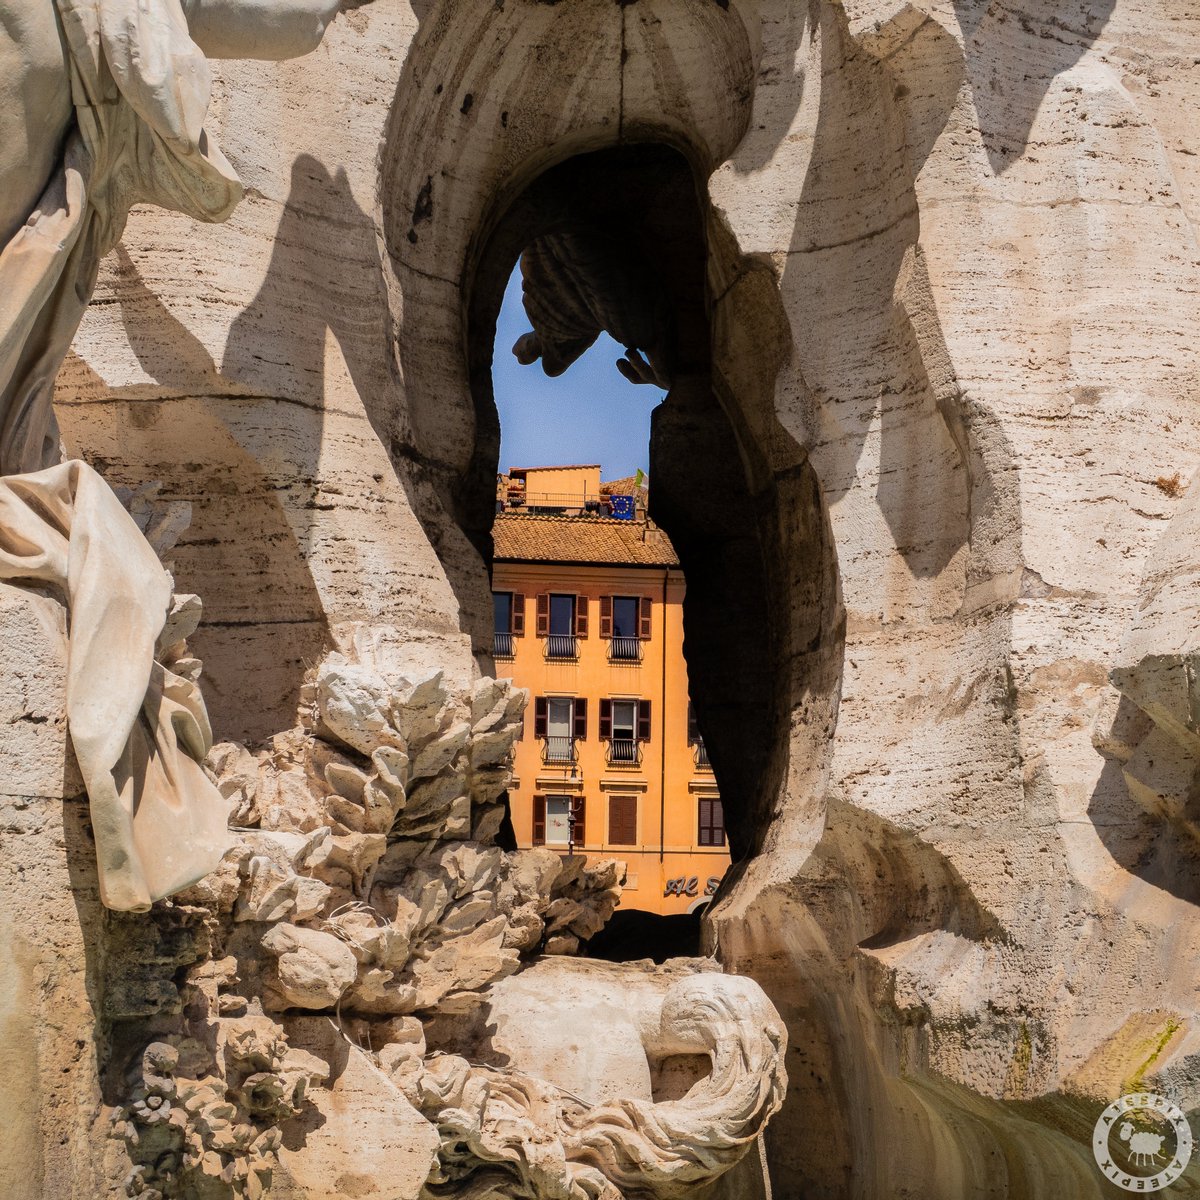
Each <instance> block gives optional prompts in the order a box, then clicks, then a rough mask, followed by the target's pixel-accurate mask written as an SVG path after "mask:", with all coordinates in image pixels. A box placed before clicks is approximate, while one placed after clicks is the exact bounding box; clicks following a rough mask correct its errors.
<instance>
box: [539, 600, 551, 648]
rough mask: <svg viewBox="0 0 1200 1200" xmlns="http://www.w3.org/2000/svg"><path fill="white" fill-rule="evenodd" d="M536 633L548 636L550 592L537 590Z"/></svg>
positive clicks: (540, 635)
mask: <svg viewBox="0 0 1200 1200" xmlns="http://www.w3.org/2000/svg"><path fill="white" fill-rule="evenodd" d="M537 635H538V637H549V636H550V593H549V592H538V598H537Z"/></svg>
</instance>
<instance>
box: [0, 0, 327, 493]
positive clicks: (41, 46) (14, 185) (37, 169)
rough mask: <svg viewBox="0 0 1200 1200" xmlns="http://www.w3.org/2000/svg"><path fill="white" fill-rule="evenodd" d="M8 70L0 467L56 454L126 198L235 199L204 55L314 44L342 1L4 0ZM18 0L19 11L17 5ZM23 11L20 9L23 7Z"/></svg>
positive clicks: (0, 52)
mask: <svg viewBox="0 0 1200 1200" xmlns="http://www.w3.org/2000/svg"><path fill="white" fill-rule="evenodd" d="M4 7H5V12H4V16H5V17H6V18H7V19H6V21H5V23H4V27H3V28H4V29H5V30H8V29H12V30H14V31H15V36H13V35H12V34H9V35H7V36H5V35H4V34H0V72H2V73H3V75H4V77H5V78H6V79H12V80H13V81H14V84H15V92H16V95H17V97H18V101H19V102H18V104H17V105H16V107H15V109H10V110H6V111H5V113H4V114H3V116H0V245H3V251H0V474H3V475H11V474H15V473H18V472H22V471H35V470H38V469H39V468H41V467H45V466H49V465H51V464H52V463H54V462H57V461H58V460H59V457H60V451H59V439H58V428H57V425H56V424H55V420H54V414H53V410H52V408H51V394H52V391H53V387H54V377H55V375H56V373H57V371H58V367H59V365H60V364H61V362H62V360H63V357H64V356H65V354H66V352H67V349H68V347H69V345H70V342H71V338H72V336H73V335H74V333H75V330H76V329H77V328H78V325H79V322H80V320H81V318H82V316H83V311H84V309H85V308H86V307H87V303H88V301H89V300H90V298H91V294H92V289H93V287H94V286H95V282H96V272H97V270H98V269H99V264H100V259H101V257H102V256H103V255H104V254H105V253H106V252H107V251H108V250H109V249H110V248H111V247H112V246H114V245H115V244H116V242H117V241H118V240H119V238H120V236H121V232H122V230H123V228H124V225H125V218H126V215H127V214H128V212H129V208H130V206H131V205H133V204H135V203H139V202H141V203H146V202H148V203H152V204H158V205H161V206H162V207H164V208H170V209H177V210H178V211H180V212H184V213H187V214H188V215H189V216H192V217H195V218H196V219H197V220H201V221H221V220H224V219H225V218H226V217H228V216H229V214H230V212H232V211H233V207H234V205H236V204H237V202H238V200H239V199H240V198H241V185H240V183H239V182H238V179H237V176H236V174H235V173H234V171H233V168H232V167H231V166H230V165H229V163H228V162H227V161H226V159H225V157H224V155H222V154H221V151H220V150H219V148H218V147H217V146H216V145H215V144H214V143H213V142H212V140H211V139H210V138H209V137H208V135H207V134H206V132H205V130H204V116H205V113H206V112H207V110H208V102H209V89H210V76H209V70H208V64H207V62H206V60H205V52H206V51H208V52H211V53H213V54H216V55H220V56H225V57H239V58H285V57H289V56H291V55H296V54H305V53H307V52H308V51H310V50H312V49H313V48H315V46H316V45H317V43H318V42H319V41H320V39H321V35H322V34H323V32H324V30H325V26H326V24H327V23H328V22H329V20H330V19H331V18H332V16H333V14H334V12H335V11H336V9H337V7H338V4H337V0H145V2H139V0H99V3H95V2H90V0H89V2H84V0H55V2H54V3H53V4H50V3H43V4H37V5H33V6H30V5H26V4H22V3H17V2H15V0H12V2H9V0H6V4H5V6H4ZM9 9H11V10H12V12H11V13H10V12H9V11H8V10H9ZM18 10H19V11H18Z"/></svg>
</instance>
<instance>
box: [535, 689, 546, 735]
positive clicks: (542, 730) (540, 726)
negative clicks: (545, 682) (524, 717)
mask: <svg viewBox="0 0 1200 1200" xmlns="http://www.w3.org/2000/svg"><path fill="white" fill-rule="evenodd" d="M548 723H549V706H548V705H547V703H546V697H545V696H539V697H538V698H537V699H536V700H535V701H534V702H533V736H534V737H540V738H544V737H545V736H546V727H547V724H548Z"/></svg>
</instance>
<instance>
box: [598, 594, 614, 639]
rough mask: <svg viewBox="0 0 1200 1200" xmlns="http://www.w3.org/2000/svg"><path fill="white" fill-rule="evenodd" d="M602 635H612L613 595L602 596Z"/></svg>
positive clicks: (607, 636) (604, 636)
mask: <svg viewBox="0 0 1200 1200" xmlns="http://www.w3.org/2000/svg"><path fill="white" fill-rule="evenodd" d="M600 636H601V637H602V638H610V637H612V597H611V596H601V597H600Z"/></svg>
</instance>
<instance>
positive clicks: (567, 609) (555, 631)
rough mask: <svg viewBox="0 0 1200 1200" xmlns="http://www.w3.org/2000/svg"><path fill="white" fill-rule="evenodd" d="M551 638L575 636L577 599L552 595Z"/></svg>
mask: <svg viewBox="0 0 1200 1200" xmlns="http://www.w3.org/2000/svg"><path fill="white" fill-rule="evenodd" d="M550 636H551V637H574V636H575V597H574V596H561V595H552V596H551V597H550Z"/></svg>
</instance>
